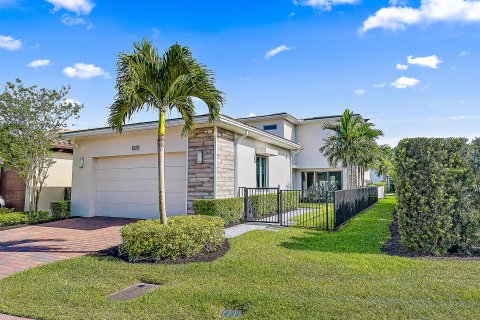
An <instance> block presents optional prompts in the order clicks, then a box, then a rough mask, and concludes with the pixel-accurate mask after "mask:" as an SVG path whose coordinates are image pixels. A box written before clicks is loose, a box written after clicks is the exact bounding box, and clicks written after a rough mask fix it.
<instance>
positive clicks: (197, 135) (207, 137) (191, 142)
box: [187, 127, 215, 214]
mask: <svg viewBox="0 0 480 320" xmlns="http://www.w3.org/2000/svg"><path fill="white" fill-rule="evenodd" d="M209 132H211V133H209ZM214 146H215V136H214V128H213V127H212V128H199V129H195V130H194V132H193V133H192V135H191V136H190V137H189V138H188V177H187V179H188V189H187V190H188V195H187V213H188V214H192V213H193V207H192V204H193V200H194V199H211V198H213V197H214V196H215V191H214V190H215V181H214V179H215V154H214V153H215V152H214ZM197 151H203V163H201V164H199V163H197Z"/></svg>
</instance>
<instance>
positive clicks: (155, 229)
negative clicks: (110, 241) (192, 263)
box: [120, 215, 225, 262]
mask: <svg viewBox="0 0 480 320" xmlns="http://www.w3.org/2000/svg"><path fill="white" fill-rule="evenodd" d="M223 225H224V220H223V219H222V218H220V217H210V216H200V215H199V216H176V217H171V218H169V219H168V225H163V224H162V223H161V222H160V221H159V220H144V221H138V222H135V223H130V224H128V225H126V226H124V227H123V228H122V229H121V231H120V234H121V236H122V244H121V246H120V252H121V253H122V254H121V255H123V253H124V254H125V255H126V257H128V260H129V261H131V262H139V261H149V262H152V261H153V262H162V261H165V260H172V261H175V260H179V259H187V260H188V259H195V258H196V257H198V256H200V255H202V254H206V255H209V254H210V253H214V252H217V251H218V250H219V249H220V248H221V247H222V245H224V243H225V230H224V228H223Z"/></svg>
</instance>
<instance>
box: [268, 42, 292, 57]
mask: <svg viewBox="0 0 480 320" xmlns="http://www.w3.org/2000/svg"><path fill="white" fill-rule="evenodd" d="M288 50H292V48H291V47H288V46H286V45H281V46H279V47H276V48H273V49H272V50H269V51H267V52H266V53H265V59H270V58H272V57H275V56H276V55H277V54H279V53H280V52H283V51H288Z"/></svg>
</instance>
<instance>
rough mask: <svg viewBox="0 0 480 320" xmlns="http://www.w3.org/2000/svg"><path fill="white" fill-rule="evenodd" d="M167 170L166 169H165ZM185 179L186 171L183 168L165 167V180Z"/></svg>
mask: <svg viewBox="0 0 480 320" xmlns="http://www.w3.org/2000/svg"><path fill="white" fill-rule="evenodd" d="M167 168H168V169H167ZM186 178H187V171H186V169H185V166H183V167H167V166H165V180H183V181H185V179H186Z"/></svg>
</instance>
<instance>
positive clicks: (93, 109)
mask: <svg viewBox="0 0 480 320" xmlns="http://www.w3.org/2000/svg"><path fill="white" fill-rule="evenodd" d="M144 36H145V37H148V38H149V39H151V40H152V41H153V42H154V44H155V45H156V46H157V47H158V48H159V49H160V50H162V51H163V50H164V49H166V48H167V47H168V46H170V45H171V44H173V43H175V42H178V43H180V44H182V45H188V46H190V47H191V49H192V51H193V54H194V56H195V57H196V58H197V59H198V60H200V61H201V62H203V63H206V64H207V65H208V66H209V67H210V68H211V69H212V70H213V71H214V72H215V74H216V77H217V86H218V88H220V89H221V90H222V91H224V92H225V93H226V97H227V103H226V105H225V107H224V110H223V113H225V114H227V115H231V116H234V117H241V116H246V115H249V114H257V115H260V114H267V113H275V112H282V111H285V112H289V113H291V114H292V115H294V116H296V117H300V118H301V117H310V116H321V115H332V114H339V113H341V112H342V111H343V110H344V109H345V108H350V109H352V110H354V111H356V112H359V113H361V114H362V115H364V116H365V117H368V118H371V119H372V121H373V122H374V123H376V124H377V126H378V127H379V128H381V129H383V130H384V131H385V137H384V138H383V139H382V142H386V143H391V144H395V143H396V142H397V141H398V140H399V139H401V138H402V137H413V136H442V137H444V136H465V137H468V138H472V137H475V136H480V130H479V127H480V126H479V122H480V111H479V101H480V81H479V79H480V77H479V75H480V45H479V40H480V1H479V0H468V1H467V0H421V1H420V0H416V1H414V0H410V1H402V0H397V1H389V0H375V1H374V0H296V1H292V0H272V1H238V2H231V1H208V0H205V1H181V2H179V1H136V2H135V4H133V2H131V1H90V0H36V1H35V0H34V1H26V0H24V1H21V0H18V1H15V0H0V63H1V70H2V72H1V73H0V82H1V83H2V85H3V84H4V83H5V82H6V81H12V80H14V79H15V78H16V77H20V78H22V79H23V80H24V81H25V82H26V83H27V84H38V85H40V86H45V87H49V88H55V87H59V86H60V85H62V84H70V85H71V88H72V89H71V92H70V95H69V98H72V99H75V100H78V101H80V102H82V103H84V105H85V108H84V110H83V111H82V114H81V118H80V119H79V120H78V121H76V123H75V127H74V128H86V127H95V126H101V125H104V124H105V122H106V119H107V116H108V107H109V105H110V104H111V102H112V99H113V96H114V94H115V91H114V85H115V63H116V55H117V54H118V53H119V52H121V51H130V50H131V47H132V43H133V42H134V41H138V40H140V39H142V37H144ZM29 64H30V66H28V65H29ZM198 112H199V113H202V112H205V108H204V106H203V105H202V104H201V103H198ZM173 116H176V115H173ZM154 119H156V115H155V114H146V113H145V114H140V115H138V116H137V117H136V118H135V120H136V121H143V120H154Z"/></svg>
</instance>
